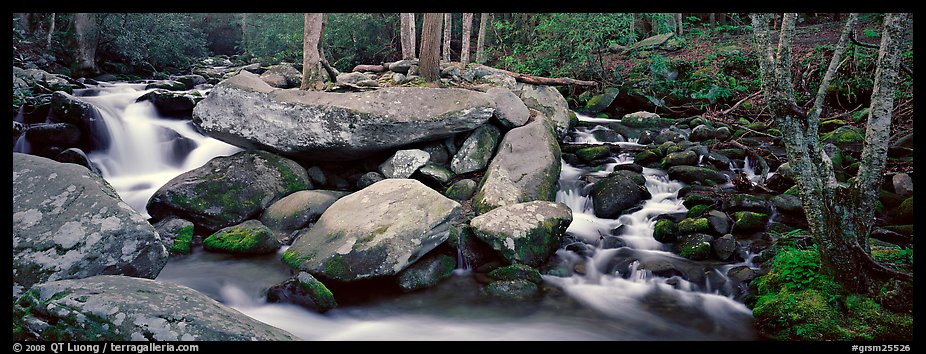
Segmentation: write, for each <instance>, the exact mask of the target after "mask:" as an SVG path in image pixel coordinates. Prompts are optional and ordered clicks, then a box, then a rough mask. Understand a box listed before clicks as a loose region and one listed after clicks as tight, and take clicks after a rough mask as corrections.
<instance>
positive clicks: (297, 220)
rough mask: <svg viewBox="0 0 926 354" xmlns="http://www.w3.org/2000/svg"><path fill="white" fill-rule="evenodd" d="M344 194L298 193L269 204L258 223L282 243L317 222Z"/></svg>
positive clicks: (331, 192)
mask: <svg viewBox="0 0 926 354" xmlns="http://www.w3.org/2000/svg"><path fill="white" fill-rule="evenodd" d="M345 195H347V193H346V192H339V191H327V190H305V191H298V192H295V193H292V194H290V195H287V196H286V197H283V198H281V199H280V200H278V201H276V202H275V203H273V204H271V205H270V207H268V208H267V209H266V210H264V212H263V214H261V216H260V222H261V223H263V224H264V225H266V226H267V227H268V228H270V229H271V230H273V231H274V232H275V233H276V235H277V239H278V240H280V241H284V240H283V239H281V236H282V238H284V239H285V238H287V237H288V236H289V235H290V234H291V233H292V232H293V231H296V230H299V229H301V228H304V227H306V226H308V225H309V223H313V222H315V221H317V220H318V218H319V217H321V215H322V214H323V213H324V212H325V210H328V207H330V206H331V204H334V202H335V201H337V200H338V199H339V198H341V197H343V196H345Z"/></svg>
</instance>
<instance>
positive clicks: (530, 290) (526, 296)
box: [486, 279, 540, 301]
mask: <svg viewBox="0 0 926 354" xmlns="http://www.w3.org/2000/svg"><path fill="white" fill-rule="evenodd" d="M486 293H488V294H489V295H491V296H493V297H496V298H500V299H505V300H517V301H525V300H531V299H535V298H537V297H538V296H539V295H540V288H539V287H538V286H537V284H534V283H531V282H529V281H527V280H523V279H518V280H498V281H493V282H491V283H489V285H487V286H486Z"/></svg>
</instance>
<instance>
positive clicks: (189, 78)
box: [170, 74, 209, 90]
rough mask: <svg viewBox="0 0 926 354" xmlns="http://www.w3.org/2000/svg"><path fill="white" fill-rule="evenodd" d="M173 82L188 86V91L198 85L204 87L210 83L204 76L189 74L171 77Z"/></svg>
mask: <svg viewBox="0 0 926 354" xmlns="http://www.w3.org/2000/svg"><path fill="white" fill-rule="evenodd" d="M170 79H171V80H176V81H180V82H182V83H183V84H184V85H186V88H187V90H189V89H192V88H194V87H196V86H197V85H203V84H206V83H208V82H209V80H206V78H205V77H203V76H202V75H197V74H189V75H171V76H170Z"/></svg>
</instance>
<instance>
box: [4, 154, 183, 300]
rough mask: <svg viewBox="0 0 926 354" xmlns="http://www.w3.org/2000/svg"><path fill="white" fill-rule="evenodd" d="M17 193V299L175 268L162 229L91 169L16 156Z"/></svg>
mask: <svg viewBox="0 0 926 354" xmlns="http://www.w3.org/2000/svg"><path fill="white" fill-rule="evenodd" d="M12 194H13V204H12V205H13V206H12V209H13V234H12V239H13V294H14V296H17V295H19V293H18V291H22V290H23V289H27V288H29V287H30V286H32V285H34V284H37V283H41V282H44V281H52V280H58V279H76V278H86V277H89V276H94V275H99V274H123V275H129V276H134V277H145V278H154V277H156V276H157V275H158V273H160V271H161V268H163V267H164V264H166V263H167V255H168V253H167V250H166V249H165V248H164V245H163V242H162V240H161V237H160V236H159V235H158V233H157V231H155V229H154V227H152V226H151V224H149V223H148V221H147V220H145V218H144V217H142V216H141V215H140V214H138V213H137V212H136V211H135V210H133V209H132V208H131V207H129V206H128V205H127V204H125V202H123V201H122V200H121V199H119V196H118V195H117V194H116V192H115V191H114V190H113V188H112V187H111V186H110V185H109V183H107V182H106V181H105V180H103V178H102V177H100V176H99V175H97V174H94V173H92V172H90V171H89V170H87V169H86V168H84V167H81V166H77V165H74V164H67V163H59V162H55V161H52V160H49V159H46V158H42V157H38V156H33V155H26V154H19V153H13V193H12ZM17 289H19V290H18V291H17Z"/></svg>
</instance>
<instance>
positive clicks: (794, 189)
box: [784, 184, 801, 197]
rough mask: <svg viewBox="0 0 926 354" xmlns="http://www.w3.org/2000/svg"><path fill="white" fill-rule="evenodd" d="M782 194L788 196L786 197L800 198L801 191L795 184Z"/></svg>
mask: <svg viewBox="0 0 926 354" xmlns="http://www.w3.org/2000/svg"><path fill="white" fill-rule="evenodd" d="M784 194H788V195H793V196H798V197H800V196H801V191H800V189H799V188H798V187H797V185H796V184H795V185H793V186H791V188H788V190H786V191H785V192H784Z"/></svg>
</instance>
